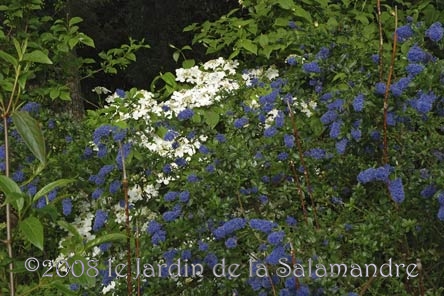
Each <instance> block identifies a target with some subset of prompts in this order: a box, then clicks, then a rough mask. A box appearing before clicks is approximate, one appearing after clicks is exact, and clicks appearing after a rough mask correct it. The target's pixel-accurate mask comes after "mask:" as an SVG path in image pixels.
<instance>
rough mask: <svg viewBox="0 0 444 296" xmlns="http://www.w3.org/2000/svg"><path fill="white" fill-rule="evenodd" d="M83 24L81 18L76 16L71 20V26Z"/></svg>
mask: <svg viewBox="0 0 444 296" xmlns="http://www.w3.org/2000/svg"><path fill="white" fill-rule="evenodd" d="M81 22H83V19H82V18H81V17H78V16H75V17H73V18H72V19H70V20H69V26H70V27H71V26H74V25H75V24H78V23H81Z"/></svg>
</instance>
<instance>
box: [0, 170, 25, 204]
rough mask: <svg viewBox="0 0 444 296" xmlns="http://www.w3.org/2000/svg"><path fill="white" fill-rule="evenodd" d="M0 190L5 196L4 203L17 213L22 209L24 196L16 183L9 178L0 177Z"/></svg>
mask: <svg viewBox="0 0 444 296" xmlns="http://www.w3.org/2000/svg"><path fill="white" fill-rule="evenodd" d="M0 190H1V191H2V192H3V193H4V194H5V196H6V200H5V201H6V202H7V203H9V204H11V205H12V206H13V207H14V208H16V209H17V210H18V211H21V210H22V209H23V205H24V195H23V192H22V191H21V189H20V187H19V186H18V185H17V183H15V182H14V180H12V179H11V178H9V177H7V176H5V175H0Z"/></svg>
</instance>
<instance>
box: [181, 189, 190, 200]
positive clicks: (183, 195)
mask: <svg viewBox="0 0 444 296" xmlns="http://www.w3.org/2000/svg"><path fill="white" fill-rule="evenodd" d="M179 200H180V201H181V202H183V203H186V202H188V201H189V200H190V192H189V191H182V192H181V193H179Z"/></svg>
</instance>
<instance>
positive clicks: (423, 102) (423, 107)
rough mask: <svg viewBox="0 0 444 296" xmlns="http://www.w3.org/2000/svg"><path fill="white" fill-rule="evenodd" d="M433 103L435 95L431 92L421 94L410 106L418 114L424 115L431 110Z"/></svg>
mask: <svg viewBox="0 0 444 296" xmlns="http://www.w3.org/2000/svg"><path fill="white" fill-rule="evenodd" d="M435 101H436V95H435V94H434V93H433V92H429V93H423V92H421V93H420V95H419V98H417V99H416V100H413V101H412V105H413V107H414V108H415V109H416V110H417V111H418V112H419V113H421V114H425V113H428V112H430V111H431V110H432V108H433V103H434V102H435Z"/></svg>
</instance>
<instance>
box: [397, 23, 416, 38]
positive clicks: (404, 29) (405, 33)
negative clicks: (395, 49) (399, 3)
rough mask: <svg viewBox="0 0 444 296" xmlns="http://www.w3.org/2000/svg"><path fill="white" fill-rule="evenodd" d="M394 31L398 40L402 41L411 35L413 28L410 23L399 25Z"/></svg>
mask: <svg viewBox="0 0 444 296" xmlns="http://www.w3.org/2000/svg"><path fill="white" fill-rule="evenodd" d="M396 33H397V36H398V41H399V42H404V41H406V40H407V39H409V38H411V37H412V36H413V30H412V27H411V25H410V24H407V25H404V26H401V27H399V28H398V29H397V30H396Z"/></svg>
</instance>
